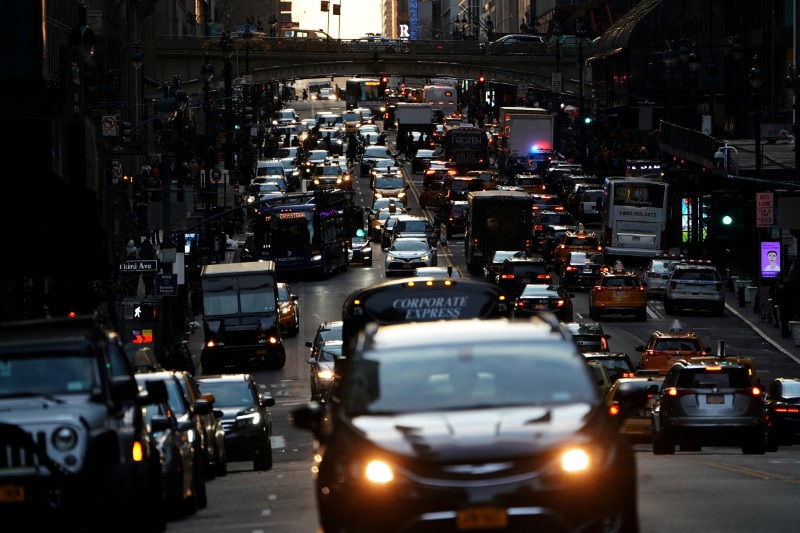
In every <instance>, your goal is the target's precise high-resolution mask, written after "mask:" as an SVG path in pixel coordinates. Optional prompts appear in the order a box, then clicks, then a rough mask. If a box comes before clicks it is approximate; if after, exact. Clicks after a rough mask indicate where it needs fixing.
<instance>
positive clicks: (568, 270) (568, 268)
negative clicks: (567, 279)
mask: <svg viewBox="0 0 800 533" xmlns="http://www.w3.org/2000/svg"><path fill="white" fill-rule="evenodd" d="M565 270H566V271H567V272H573V271H575V270H578V267H574V266H568V267H567V268H566V269H565Z"/></svg>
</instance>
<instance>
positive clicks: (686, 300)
mask: <svg viewBox="0 0 800 533" xmlns="http://www.w3.org/2000/svg"><path fill="white" fill-rule="evenodd" d="M664 298H665V299H666V300H667V301H668V302H669V304H670V305H673V306H675V307H680V308H681V309H705V310H711V309H720V308H724V307H725V300H724V299H723V298H715V299H710V298H707V297H704V298H692V297H691V296H681V297H677V298H670V297H668V296H667V295H665V296H664Z"/></svg>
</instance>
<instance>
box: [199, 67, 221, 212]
mask: <svg viewBox="0 0 800 533" xmlns="http://www.w3.org/2000/svg"><path fill="white" fill-rule="evenodd" d="M200 78H201V79H202V80H203V115H205V141H206V155H205V158H206V164H205V169H206V177H205V184H204V188H205V189H206V191H208V188H209V180H210V179H211V172H212V170H213V168H212V166H216V161H217V154H216V151H215V150H214V146H213V142H212V141H213V139H212V135H211V125H212V124H213V122H212V120H211V118H212V117H211V115H212V113H211V80H213V79H214V65H212V64H211V63H210V62H209V59H208V53H207V52H206V61H205V63H204V64H203V66H201V67H200ZM209 204H210V202H209V201H208V200H206V210H208V207H209Z"/></svg>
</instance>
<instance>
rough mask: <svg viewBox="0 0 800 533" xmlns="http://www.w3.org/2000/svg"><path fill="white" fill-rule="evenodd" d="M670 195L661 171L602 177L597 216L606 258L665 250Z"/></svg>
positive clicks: (654, 253) (652, 253) (646, 255)
mask: <svg viewBox="0 0 800 533" xmlns="http://www.w3.org/2000/svg"><path fill="white" fill-rule="evenodd" d="M669 196H670V190H669V184H668V183H667V182H666V181H664V180H663V179H662V178H661V175H660V174H649V175H644V176H636V177H628V176H610V177H607V178H606V179H605V183H604V185H603V200H602V202H603V204H602V206H601V209H600V218H601V232H602V239H603V247H604V248H603V249H604V253H605V255H606V260H609V259H611V258H620V259H622V258H624V257H642V258H649V257H652V256H654V255H656V254H659V253H666V251H667V250H668V249H669V243H668V235H669V224H670V220H671V215H670V203H669Z"/></svg>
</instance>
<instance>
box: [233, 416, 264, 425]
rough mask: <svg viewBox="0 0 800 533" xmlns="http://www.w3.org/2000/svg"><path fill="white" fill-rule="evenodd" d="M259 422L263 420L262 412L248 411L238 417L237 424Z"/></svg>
mask: <svg viewBox="0 0 800 533" xmlns="http://www.w3.org/2000/svg"><path fill="white" fill-rule="evenodd" d="M259 422H261V413H248V414H246V415H239V416H237V417H236V425H239V426H246V425H248V424H251V425H253V426H255V425H256V424H258V423H259Z"/></svg>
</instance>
